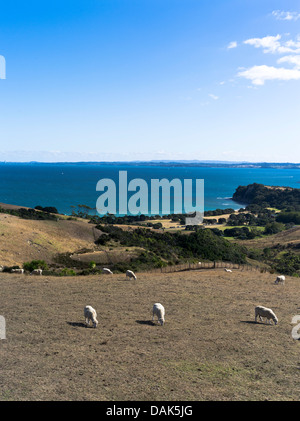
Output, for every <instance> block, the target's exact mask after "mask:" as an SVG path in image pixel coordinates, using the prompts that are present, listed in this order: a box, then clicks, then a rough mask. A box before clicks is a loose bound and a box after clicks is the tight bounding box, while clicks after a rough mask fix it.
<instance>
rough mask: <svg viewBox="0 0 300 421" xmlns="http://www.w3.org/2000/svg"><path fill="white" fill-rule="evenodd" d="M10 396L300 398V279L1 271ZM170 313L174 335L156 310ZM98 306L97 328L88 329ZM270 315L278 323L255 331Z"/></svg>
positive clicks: (1, 375) (2, 372) (4, 381)
mask: <svg viewBox="0 0 300 421" xmlns="http://www.w3.org/2000/svg"><path fill="white" fill-rule="evenodd" d="M0 275H1V276H0V288H1V296H0V314H1V315H3V316H5V318H6V323H7V339H6V340H1V341H0V400H45V399H46V400H265V399H270V400H278V399H280V400H281V399H284V400H298V399H299V393H300V386H299V380H300V379H299V376H300V357H299V351H300V348H299V347H300V341H296V340H294V339H293V338H292V337H291V330H292V327H293V326H292V325H291V319H292V317H293V316H294V315H296V314H300V304H299V280H298V279H296V278H294V279H293V278H288V279H287V281H286V285H285V286H282V285H274V284H273V282H274V275H270V274H260V273H259V272H251V273H249V272H248V273H247V272H245V273H242V272H239V271H234V272H233V273H232V274H228V273H225V272H224V270H220V269H216V270H206V271H205V270H203V271H199V272H182V273H175V274H153V275H152V274H139V276H138V280H137V281H128V280H127V281H126V280H125V277H124V276H123V275H112V276H105V275H101V276H91V277H75V278H73V277H69V278H59V277H58V278H46V277H34V278H33V277H29V276H20V275H19V276H18V275H12V274H0ZM155 302H161V303H162V304H163V305H164V306H165V308H166V323H165V325H164V326H163V327H161V326H158V325H157V324H154V325H153V324H152V322H151V314H150V312H151V308H152V305H153V303H155ZM86 304H90V305H92V306H93V307H95V308H96V310H97V313H98V320H99V325H98V328H97V329H92V328H86V327H85V326H84V324H83V322H84V318H83V307H84V305H86ZM255 305H265V306H268V307H271V308H272V309H273V310H274V311H275V313H276V315H277V316H278V318H279V324H278V325H277V326H273V325H272V326H271V325H265V324H262V323H254V322H253V320H254V307H255Z"/></svg>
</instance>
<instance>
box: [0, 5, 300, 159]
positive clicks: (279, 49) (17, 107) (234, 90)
mask: <svg viewBox="0 0 300 421" xmlns="http://www.w3.org/2000/svg"><path fill="white" fill-rule="evenodd" d="M0 5H1V9H0V11H1V13H0V55H1V56H2V61H1V60H0V78H1V74H2V77H3V74H4V73H3V62H4V60H3V58H4V59H5V63H6V69H5V70H6V78H5V79H3V78H2V79H0V142H1V148H0V161H3V160H7V161H31V160H37V161H46V162H53V161H55V162H58V161H112V160H122V161H130V160H148V159H149V160H150V159H189V160H190V159H199V160H227V161H267V162H274V161H276V162H286V161H289V162H299V161H300V147H299V144H300V142H299V133H300V118H299V115H300V101H299V98H300V2H299V1H295V0H294V1H290V0H280V1H279V0H272V1H271V0H212V1H200V0H68V1H67V0H63V1H57V0H51V1H48V0H45V1H43V2H41V1H27V2H23V1H19V0H15V1H12V2H7V1H2V0H1V1H0ZM1 63H2V64H1ZM1 66H2V69H1ZM1 71H2V73H1Z"/></svg>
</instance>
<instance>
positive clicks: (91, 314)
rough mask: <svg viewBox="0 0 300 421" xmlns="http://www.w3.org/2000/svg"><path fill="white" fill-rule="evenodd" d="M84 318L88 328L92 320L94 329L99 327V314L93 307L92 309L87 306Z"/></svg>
mask: <svg viewBox="0 0 300 421" xmlns="http://www.w3.org/2000/svg"><path fill="white" fill-rule="evenodd" d="M84 317H85V323H86V325H87V326H89V324H90V320H91V321H92V323H93V326H94V328H96V327H97V325H98V320H97V313H96V310H95V309H94V308H93V307H91V306H85V307H84Z"/></svg>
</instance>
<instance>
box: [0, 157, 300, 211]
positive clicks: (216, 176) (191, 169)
mask: <svg viewBox="0 0 300 421" xmlns="http://www.w3.org/2000/svg"><path fill="white" fill-rule="evenodd" d="M119 171H127V174H128V181H130V180H131V179H135V178H141V179H144V180H145V181H147V183H150V180H151V179H162V178H167V179H168V180H173V179H175V178H179V179H180V180H183V179H193V180H195V179H204V197H205V201H204V208H205V210H213V209H217V208H219V209H225V208H229V207H230V208H234V209H239V208H240V207H242V204H237V203H235V202H233V201H232V200H231V199H230V198H231V197H232V195H233V193H234V192H235V190H236V188H237V187H238V186H239V185H247V184H251V183H261V184H266V185H271V186H289V187H296V188H300V184H299V183H300V170H299V169H282V168H280V169H275V168H227V167H226V168H225V167H217V168H215V167H199V166H184V165H182V166H171V165H170V166H165V165H159V164H157V165H153V164H152V165H145V164H133V163H101V164H100V163H99V164H95V163H84V164H73V163H58V164H39V163H32V164H31V163H30V164H22V163H16V164H13V163H1V164H0V202H3V203H9V204H13V205H21V206H28V207H33V208H34V207H35V206H37V205H40V206H43V207H45V206H54V207H56V208H57V209H58V211H59V212H60V213H63V214H67V215H70V214H71V213H72V209H74V207H72V206H75V208H76V207H77V205H87V206H89V207H91V208H95V207H96V201H97V199H98V197H99V195H100V194H101V193H100V192H97V191H96V184H97V182H98V181H99V180H100V179H103V178H108V179H112V180H114V181H117V180H118V178H119ZM129 197H130V196H129Z"/></svg>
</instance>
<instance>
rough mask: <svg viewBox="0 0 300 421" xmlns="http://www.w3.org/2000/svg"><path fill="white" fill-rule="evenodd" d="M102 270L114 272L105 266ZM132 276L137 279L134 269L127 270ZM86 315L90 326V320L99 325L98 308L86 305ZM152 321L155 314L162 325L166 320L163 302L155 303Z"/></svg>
mask: <svg viewBox="0 0 300 421" xmlns="http://www.w3.org/2000/svg"><path fill="white" fill-rule="evenodd" d="M102 272H103V273H104V274H105V275H112V274H113V272H112V271H111V270H110V269H108V268H103V269H102ZM127 277H128V278H130V279H131V278H132V279H135V280H136V279H137V277H136V275H135V273H134V272H132V270H127V271H126V278H127ZM83 313H84V317H85V323H86V325H87V326H89V324H90V322H92V325H93V327H95V328H96V327H97V325H98V320H97V313H96V310H95V309H94V308H93V307H92V306H85V307H84V310H83ZM152 313H153V315H152V321H154V316H156V317H157V319H158V323H159V324H160V325H161V326H162V325H163V324H164V322H165V308H164V306H163V305H162V304H160V303H155V304H154V305H153V309H152Z"/></svg>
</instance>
